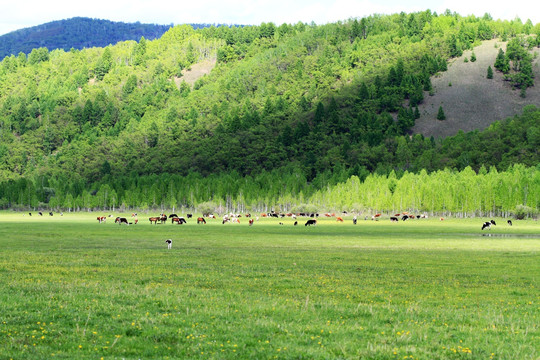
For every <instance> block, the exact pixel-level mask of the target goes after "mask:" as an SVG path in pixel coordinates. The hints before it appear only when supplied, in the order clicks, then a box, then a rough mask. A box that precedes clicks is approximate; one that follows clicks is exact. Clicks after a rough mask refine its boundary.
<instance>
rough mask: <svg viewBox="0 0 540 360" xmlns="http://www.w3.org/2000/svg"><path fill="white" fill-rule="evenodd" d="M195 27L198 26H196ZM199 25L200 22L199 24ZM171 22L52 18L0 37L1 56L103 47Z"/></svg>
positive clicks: (154, 34) (153, 34) (159, 31)
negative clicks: (34, 50) (41, 49)
mask: <svg viewBox="0 0 540 360" xmlns="http://www.w3.org/2000/svg"><path fill="white" fill-rule="evenodd" d="M195 26H197V25H195ZM201 26H202V25H201ZM170 28H171V25H155V24H141V23H138V22H137V23H124V22H114V21H108V20H99V19H90V18H84V17H75V18H71V19H67V20H59V21H52V22H49V23H46V24H42V25H38V26H33V27H29V28H25V29H21V30H17V31H13V32H11V33H9V34H5V35H2V36H0V58H4V57H5V56H9V55H11V54H14V55H17V54H19V53H20V52H23V53H25V54H28V53H30V52H31V51H32V49H34V48H40V47H45V48H47V49H49V50H54V49H64V50H66V51H68V50H70V49H71V48H74V49H79V50H80V49H83V48H85V47H86V48H90V47H95V46H97V47H104V46H107V45H109V44H116V43H117V42H119V41H126V40H139V39H140V38H141V37H145V38H146V39H156V38H159V37H160V36H161V35H163V33H165V31H167V30H169V29H170Z"/></svg>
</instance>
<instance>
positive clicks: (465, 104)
mask: <svg viewBox="0 0 540 360" xmlns="http://www.w3.org/2000/svg"><path fill="white" fill-rule="evenodd" d="M495 44H497V45H498V47H495ZM499 47H502V48H503V50H505V51H506V43H502V42H500V41H498V40H490V41H485V42H483V43H482V44H481V45H480V46H478V47H476V48H475V49H474V53H475V54H476V58H477V60H476V62H471V61H469V62H464V59H465V57H467V58H468V59H469V60H470V58H471V54H472V51H471V50H468V51H465V52H464V53H463V55H462V56H461V57H459V58H456V59H454V60H453V61H452V62H451V63H450V64H449V65H448V71H446V72H444V73H441V74H440V76H438V77H435V78H432V79H431V81H432V84H433V89H434V92H435V95H433V96H429V94H427V93H425V94H424V96H425V98H424V102H423V103H422V104H421V105H419V106H418V108H419V110H420V118H419V119H418V120H416V125H415V126H414V128H413V132H414V133H421V134H423V135H424V136H434V137H446V136H451V135H455V134H456V133H457V132H458V131H459V130H463V131H465V132H467V131H472V130H475V129H485V128H487V127H488V126H489V125H490V124H491V123H493V122H495V121H497V120H502V119H505V118H507V117H510V116H513V115H515V114H519V113H521V111H522V109H523V107H524V106H526V105H529V104H534V105H538V104H539V103H540V84H539V82H540V62H539V58H538V57H537V58H536V59H534V61H533V71H534V74H535V81H534V82H535V86H534V87H530V88H528V89H527V97H526V98H521V97H520V93H519V90H513V89H512V87H511V86H510V84H509V83H508V82H505V81H504V80H503V75H502V74H501V73H500V72H498V71H495V69H494V68H493V64H494V63H495V58H496V57H497V53H498V51H499ZM535 52H537V53H539V49H535ZM488 66H491V68H492V69H493V70H494V74H493V79H491V80H490V79H487V78H486V75H487V68H488ZM450 84H451V86H450ZM439 106H442V108H443V110H444V113H445V115H446V120H442V121H440V120H437V112H438V110H439Z"/></svg>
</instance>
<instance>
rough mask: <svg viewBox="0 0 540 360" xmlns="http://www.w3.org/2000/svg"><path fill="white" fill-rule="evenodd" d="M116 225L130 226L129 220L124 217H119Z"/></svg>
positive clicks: (115, 221)
mask: <svg viewBox="0 0 540 360" xmlns="http://www.w3.org/2000/svg"><path fill="white" fill-rule="evenodd" d="M114 223H115V224H118V225H122V224H126V225H129V223H128V221H127V219H126V218H123V217H117V218H116V220H114Z"/></svg>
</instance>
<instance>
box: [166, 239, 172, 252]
mask: <svg viewBox="0 0 540 360" xmlns="http://www.w3.org/2000/svg"><path fill="white" fill-rule="evenodd" d="M165 242H166V243H167V249H169V250H171V248H172V240H171V239H167V240H165Z"/></svg>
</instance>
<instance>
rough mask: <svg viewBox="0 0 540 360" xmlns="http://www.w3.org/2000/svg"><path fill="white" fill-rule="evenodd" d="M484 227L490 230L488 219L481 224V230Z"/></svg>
mask: <svg viewBox="0 0 540 360" xmlns="http://www.w3.org/2000/svg"><path fill="white" fill-rule="evenodd" d="M485 229H488V230H491V222H490V221H486V222H485V223H484V224H483V225H482V230H485Z"/></svg>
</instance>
